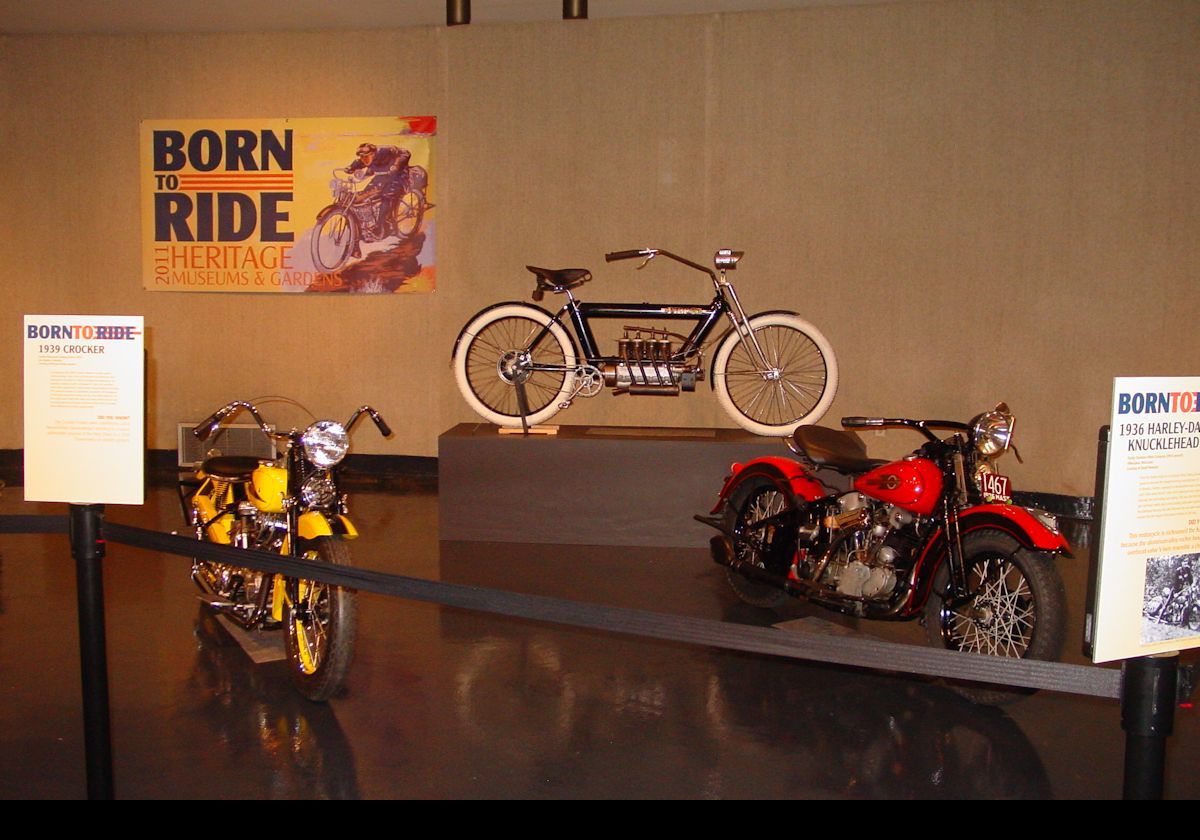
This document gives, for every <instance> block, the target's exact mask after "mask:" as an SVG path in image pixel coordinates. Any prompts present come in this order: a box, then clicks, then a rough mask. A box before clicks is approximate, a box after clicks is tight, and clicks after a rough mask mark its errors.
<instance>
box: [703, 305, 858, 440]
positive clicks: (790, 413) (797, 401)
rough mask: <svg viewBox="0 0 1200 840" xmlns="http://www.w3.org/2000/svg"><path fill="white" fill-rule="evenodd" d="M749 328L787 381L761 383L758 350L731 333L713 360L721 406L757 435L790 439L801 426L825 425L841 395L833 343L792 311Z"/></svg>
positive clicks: (762, 318)
mask: <svg viewBox="0 0 1200 840" xmlns="http://www.w3.org/2000/svg"><path fill="white" fill-rule="evenodd" d="M749 323H750V328H751V329H752V330H753V331H754V333H755V336H756V337H757V338H758V340H759V343H760V344H761V345H763V352H764V353H765V354H766V355H767V359H768V361H769V362H770V363H772V364H774V365H777V366H779V368H780V373H781V375H782V377H783V378H781V379H779V380H773V381H768V380H766V379H762V378H760V374H759V372H758V371H757V370H756V368H757V365H755V364H754V363H753V359H754V354H753V352H752V351H753V347H748V346H747V345H746V344H745V343H744V342H743V341H742V337H741V336H740V335H739V334H738V333H737V332H736V331H734V332H731V333H730V334H729V335H728V336H727V337H726V338H725V340H724V341H722V342H721V346H720V347H718V348H717V355H716V357H715V358H714V359H713V389H714V390H715V391H716V392H717V400H718V401H719V402H720V403H721V407H722V408H724V409H725V411H726V412H728V414H729V416H730V417H732V418H733V421H734V422H735V423H737V424H738V425H739V426H741V427H742V428H743V429H745V430H746V431H748V432H753V433H754V434H756V435H766V436H770V437H786V436H788V435H790V434H791V433H792V432H794V431H796V428H797V427H798V426H802V425H809V424H812V423H816V422H817V421H819V420H820V419H821V418H822V417H824V416H825V412H826V411H828V410H829V407H830V406H831V405H832V404H833V398H834V397H835V396H836V395H837V385H838V365H837V358H836V357H835V356H834V354H833V347H832V345H830V343H829V340H828V339H827V338H825V336H824V335H822V334H821V331H820V330H818V329H817V328H816V327H814V326H813V325H812V324H810V323H808V321H805V320H804V319H803V318H801V317H800V316H799V315H792V314H791V313H787V312H765V313H763V314H761V315H755V316H754V317H752V318H750V321H749ZM731 364H732V369H731ZM731 380H732V382H731Z"/></svg>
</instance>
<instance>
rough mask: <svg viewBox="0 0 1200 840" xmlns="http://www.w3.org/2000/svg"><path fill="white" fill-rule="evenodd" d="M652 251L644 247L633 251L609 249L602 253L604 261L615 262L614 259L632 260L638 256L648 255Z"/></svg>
mask: <svg viewBox="0 0 1200 840" xmlns="http://www.w3.org/2000/svg"><path fill="white" fill-rule="evenodd" d="M651 253H652V252H651V251H649V250H648V249H646V248H639V249H637V250H635V251H611V252H609V253H607V254H605V255H604V261H605V262H615V261H616V260H632V259H636V258H638V257H648V256H650V254H651Z"/></svg>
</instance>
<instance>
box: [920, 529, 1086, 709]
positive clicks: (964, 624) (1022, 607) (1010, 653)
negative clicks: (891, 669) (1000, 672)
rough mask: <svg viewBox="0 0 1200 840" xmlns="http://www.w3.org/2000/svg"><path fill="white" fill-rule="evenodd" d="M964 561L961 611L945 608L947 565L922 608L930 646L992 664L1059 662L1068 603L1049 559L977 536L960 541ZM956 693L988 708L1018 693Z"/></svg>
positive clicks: (968, 687)
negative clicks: (996, 659) (998, 659)
mask: <svg viewBox="0 0 1200 840" xmlns="http://www.w3.org/2000/svg"><path fill="white" fill-rule="evenodd" d="M963 557H964V564H965V567H966V573H967V589H968V591H969V592H970V593H971V594H972V597H971V598H970V599H969V600H968V601H967V602H965V603H963V604H961V605H948V604H947V603H945V602H944V600H943V598H942V594H943V593H945V592H946V591H947V588H948V586H949V580H950V573H949V569H948V568H947V567H946V565H945V564H943V566H942V568H941V569H939V570H938V573H937V577H936V578H935V579H934V584H933V585H934V589H933V593H931V595H930V597H929V601H928V603H927V604H926V605H925V630H926V633H927V635H928V637H929V640H930V642H931V643H932V644H934V645H937V646H942V647H946V648H948V649H949V650H961V651H967V652H969V653H982V654H986V655H988V656H1006V657H1012V658H1015V659H1045V660H1054V659H1057V658H1058V656H1059V653H1060V652H1061V650H1062V644H1063V636H1064V634H1065V630H1066V595H1065V593H1064V591H1063V586H1062V581H1061V580H1059V578H1058V574H1057V573H1056V572H1055V570H1054V567H1053V565H1052V564H1051V559H1050V556H1049V555H1046V554H1042V553H1040V552H1035V551H1027V550H1025V549H1023V548H1021V547H1020V545H1019V544H1018V543H1017V541H1016V540H1015V539H1013V538H1012V537H1010V536H1008V535H1007V534H1003V533H1000V532H999V531H976V532H975V533H972V534H968V535H967V536H966V537H965V538H964V539H963ZM954 689H955V690H956V691H958V692H959V693H960V694H962V695H963V696H964V697H966V698H967V699H969V700H972V701H974V702H977V703H991V704H999V703H1004V702H1008V701H1011V700H1013V699H1016V697H1017V696H1019V694H1020V693H1021V692H1017V691H1015V690H1011V689H1010V690H1004V689H999V688H995V687H988V686H979V685H976V684H967V683H962V684H955V685H954Z"/></svg>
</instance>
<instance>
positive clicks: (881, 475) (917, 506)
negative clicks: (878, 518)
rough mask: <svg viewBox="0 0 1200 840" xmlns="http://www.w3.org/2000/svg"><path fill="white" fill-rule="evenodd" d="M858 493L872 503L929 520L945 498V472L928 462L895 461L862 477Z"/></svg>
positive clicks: (917, 460)
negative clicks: (939, 500) (906, 511)
mask: <svg viewBox="0 0 1200 840" xmlns="http://www.w3.org/2000/svg"><path fill="white" fill-rule="evenodd" d="M854 489H855V490H857V491H858V492H859V493H862V494H863V495H864V496H870V497H871V498H872V499H879V500H880V501H881V502H887V503H889V504H893V505H896V506H898V507H902V508H904V509H905V510H910V511H912V512H913V513H916V514H920V515H921V516H928V515H929V514H931V513H933V511H934V508H936V507H937V503H938V499H940V498H941V495H942V471H941V470H940V469H938V467H937V465H936V464H935V463H934V462H933V461H930V460H929V459H928V458H913V459H911V460H906V461H893V462H892V463H890V464H884V465H883V466H882V467H876V468H875V469H873V470H871V471H870V472H869V473H864V474H863V475H860V476H859V477H858V478H857V479H855V481H854Z"/></svg>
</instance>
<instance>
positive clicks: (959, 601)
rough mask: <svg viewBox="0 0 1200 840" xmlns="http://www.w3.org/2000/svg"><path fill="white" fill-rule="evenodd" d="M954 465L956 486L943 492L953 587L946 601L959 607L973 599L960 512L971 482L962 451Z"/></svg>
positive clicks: (954, 455)
mask: <svg viewBox="0 0 1200 840" xmlns="http://www.w3.org/2000/svg"><path fill="white" fill-rule="evenodd" d="M951 457H952V458H953V459H954V461H953V467H954V486H952V487H948V488H947V489H946V492H945V493H943V494H942V522H943V527H944V528H945V532H946V562H947V563H949V564H950V590H949V591H948V592H947V593H946V598H945V603H946V606H947V607H949V608H950V609H957V608H959V607H961V606H962V605H963V604H965V603H967V601H969V600H970V599H971V595H970V593H969V592H967V569H966V561H965V558H964V557H963V547H962V529H961V528H960V527H959V521H958V512H959V510H961V509H962V508H963V507H964V506H965V505H966V501H967V482H966V474H965V472H966V471H965V470H964V468H963V456H962V453H961V452H955V453H954V454H953V456H951Z"/></svg>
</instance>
